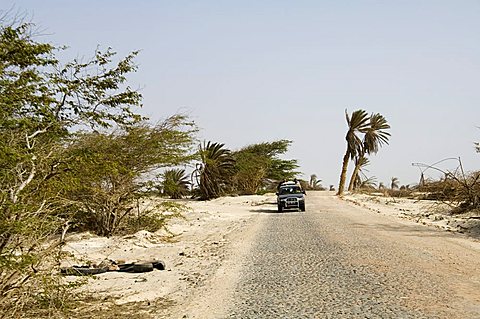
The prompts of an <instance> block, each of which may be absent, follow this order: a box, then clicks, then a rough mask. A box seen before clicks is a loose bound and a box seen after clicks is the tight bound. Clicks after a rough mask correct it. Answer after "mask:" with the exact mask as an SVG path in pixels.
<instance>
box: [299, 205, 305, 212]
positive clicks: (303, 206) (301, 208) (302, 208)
mask: <svg viewBox="0 0 480 319" xmlns="http://www.w3.org/2000/svg"><path fill="white" fill-rule="evenodd" d="M300 211H302V212H304V211H305V204H303V205H300Z"/></svg>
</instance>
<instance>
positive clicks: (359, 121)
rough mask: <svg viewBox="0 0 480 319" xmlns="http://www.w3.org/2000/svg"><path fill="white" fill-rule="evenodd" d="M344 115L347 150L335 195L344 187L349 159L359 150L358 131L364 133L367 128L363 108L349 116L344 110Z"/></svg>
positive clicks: (366, 119) (365, 113) (360, 141)
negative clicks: (346, 128)
mask: <svg viewBox="0 0 480 319" xmlns="http://www.w3.org/2000/svg"><path fill="white" fill-rule="evenodd" d="M345 117H346V120H347V125H348V130H347V134H346V136H345V140H346V141H347V150H346V151H345V155H344V156H343V164H342V172H341V174H340V183H339V185H338V192H337V195H342V194H343V191H344V188H345V181H346V179H347V169H348V162H349V160H350V159H353V158H355V156H356V155H357V154H358V153H359V152H360V151H361V148H362V140H361V138H360V137H359V136H358V134H359V133H364V132H365V130H366V129H367V128H368V124H369V123H368V120H369V118H368V113H367V112H366V111H364V110H357V111H354V112H353V113H352V115H351V117H350V116H349V115H348V113H347V111H346V110H345Z"/></svg>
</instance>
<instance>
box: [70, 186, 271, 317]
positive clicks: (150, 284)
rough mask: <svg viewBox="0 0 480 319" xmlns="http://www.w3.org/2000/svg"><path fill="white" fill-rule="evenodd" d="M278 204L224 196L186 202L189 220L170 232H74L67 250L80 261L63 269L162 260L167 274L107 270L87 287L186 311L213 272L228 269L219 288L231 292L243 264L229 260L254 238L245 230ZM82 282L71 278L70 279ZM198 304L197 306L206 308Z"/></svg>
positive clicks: (211, 295) (180, 221) (119, 297)
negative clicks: (264, 208) (261, 212)
mask: <svg viewBox="0 0 480 319" xmlns="http://www.w3.org/2000/svg"><path fill="white" fill-rule="evenodd" d="M274 200H275V198H274V196H272V195H267V196H241V197H225V198H219V199H216V200H212V201H208V202H199V201H184V202H183V203H185V204H187V206H188V207H189V210H188V211H187V212H185V213H184V217H185V219H180V218H177V219H173V220H171V221H170V222H169V225H168V232H165V231H159V232H157V233H149V232H146V231H141V232H138V233H136V234H134V235H130V236H124V237H112V238H104V237H98V236H94V235H92V234H89V233H82V234H73V235H70V236H68V237H67V239H66V240H67V244H66V246H65V250H66V251H68V252H70V253H71V254H72V255H74V256H75V259H69V260H65V261H64V262H63V263H62V266H64V267H65V266H66V267H68V266H72V265H79V264H82V263H83V264H86V263H96V264H98V263H100V262H101V261H102V260H106V259H110V260H123V261H125V262H135V261H142V260H152V259H157V260H162V261H164V262H165V264H166V270H165V271H159V270H154V271H153V272H148V273H137V274H135V273H122V272H107V273H103V274H99V275H96V276H93V278H91V279H88V283H87V284H86V285H85V286H83V288H82V289H85V290H87V291H89V292H93V293H94V294H96V295H97V296H100V297H107V296H108V297H115V298H117V299H116V302H117V303H118V304H125V303H130V302H148V301H153V300H156V299H159V298H162V299H165V300H166V301H171V303H169V304H173V305H178V307H179V308H182V305H183V304H184V303H186V302H187V301H188V300H189V298H190V297H191V296H192V292H193V291H195V290H198V289H192V288H199V287H202V286H203V284H204V282H205V281H206V280H207V279H208V278H210V277H211V275H212V274H213V273H217V274H218V273H219V272H220V273H221V272H222V271H224V273H225V276H224V278H225V280H222V281H221V282H218V284H217V286H219V287H222V289H221V290H218V291H222V290H223V291H225V289H229V288H228V287H227V284H228V285H229V286H231V285H230V283H231V282H232V280H233V278H234V277H235V273H234V269H235V267H236V266H239V265H235V262H234V261H232V259H231V258H230V259H229V261H228V262H225V259H226V257H227V255H230V256H231V255H233V254H234V255H235V257H236V258H241V255H242V251H245V252H246V251H247V250H248V247H247V246H248V244H247V242H246V241H244V240H243V238H249V237H251V236H250V235H249V234H247V233H245V232H247V231H248V232H252V231H253V232H254V229H252V228H251V227H245V225H247V224H251V223H252V222H253V219H254V217H255V216H256V215H258V212H257V211H256V210H258V209H259V207H262V205H265V204H266V203H268V202H270V203H272V201H274ZM232 262H233V263H234V264H231V263H232ZM229 263H230V264H229ZM227 270H228V271H227ZM77 278H78V277H75V276H67V280H70V281H73V280H76V279H77ZM228 278H232V280H229V279H228ZM206 296H208V298H214V299H212V300H215V298H216V299H219V298H221V297H222V295H220V294H219V295H217V296H215V293H214V292H212V291H210V292H209V293H208V294H206ZM196 302H197V304H198V305H197V306H198V307H201V306H202V304H205V303H202V302H201V301H196ZM173 308H175V306H174V307H173ZM171 311H175V310H170V312H171ZM178 311H180V310H178Z"/></svg>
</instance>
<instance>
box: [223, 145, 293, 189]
mask: <svg viewBox="0 0 480 319" xmlns="http://www.w3.org/2000/svg"><path fill="white" fill-rule="evenodd" d="M290 144H291V141H288V140H280V141H274V142H264V143H259V144H252V145H249V146H246V147H244V148H242V149H240V150H238V151H235V152H233V153H232V157H233V158H234V159H235V162H236V164H235V176H234V184H235V187H236V189H237V191H238V192H239V193H240V194H255V193H256V192H257V191H258V190H259V189H260V188H261V187H267V186H268V185H269V184H271V181H277V182H278V181H279V180H283V179H293V178H294V177H295V176H296V175H297V174H298V172H296V171H295V170H296V169H297V168H298V165H297V161H296V160H284V159H281V158H280V155H282V154H284V153H286V152H287V150H288V146H289V145H290Z"/></svg>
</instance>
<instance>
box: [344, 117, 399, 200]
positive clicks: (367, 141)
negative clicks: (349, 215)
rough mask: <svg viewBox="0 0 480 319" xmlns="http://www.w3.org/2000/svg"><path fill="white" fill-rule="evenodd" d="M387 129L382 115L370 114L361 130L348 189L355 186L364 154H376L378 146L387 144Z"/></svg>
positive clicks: (350, 189) (387, 125)
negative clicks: (359, 142) (361, 138)
mask: <svg viewBox="0 0 480 319" xmlns="http://www.w3.org/2000/svg"><path fill="white" fill-rule="evenodd" d="M388 129H390V125H389V124H388V123H387V120H386V119H385V118H384V117H383V115H381V114H379V113H375V114H372V115H370V119H369V123H368V127H366V128H365V130H364V132H363V133H364V136H363V142H362V145H361V147H360V149H359V151H358V153H357V154H356V156H355V168H354V170H353V172H352V176H351V178H350V184H349V186H348V190H349V191H352V190H353V189H354V187H355V181H356V180H357V176H358V173H359V170H360V168H361V166H362V165H364V162H365V159H366V156H367V155H371V154H376V153H377V152H378V151H379V149H380V147H382V146H383V145H384V144H388V139H389V137H390V133H389V132H388V131H387V130H388Z"/></svg>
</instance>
